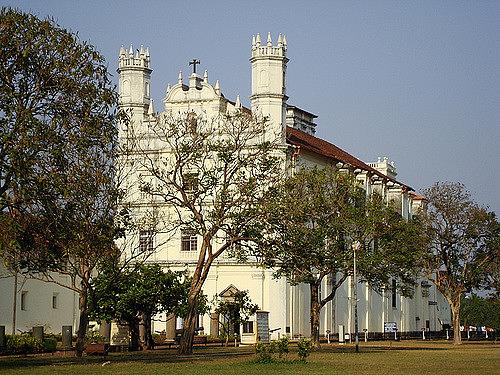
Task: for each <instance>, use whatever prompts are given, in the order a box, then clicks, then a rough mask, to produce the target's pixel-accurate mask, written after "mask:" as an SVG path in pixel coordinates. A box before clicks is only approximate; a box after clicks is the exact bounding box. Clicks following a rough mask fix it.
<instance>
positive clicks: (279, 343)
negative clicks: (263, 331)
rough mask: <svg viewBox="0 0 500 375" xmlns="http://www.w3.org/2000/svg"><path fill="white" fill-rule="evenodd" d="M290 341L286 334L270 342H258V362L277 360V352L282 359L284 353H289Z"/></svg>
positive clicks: (256, 349) (256, 350) (256, 351)
mask: <svg viewBox="0 0 500 375" xmlns="http://www.w3.org/2000/svg"><path fill="white" fill-rule="evenodd" d="M288 342H289V341H288V337H286V336H284V337H282V338H281V339H280V340H273V341H271V342H269V343H265V342H259V343H257V345H255V353H256V354H257V362H260V363H271V362H273V361H274V360H275V358H274V355H275V354H278V357H279V358H280V359H281V358H282V357H283V355H284V354H286V353H288Z"/></svg>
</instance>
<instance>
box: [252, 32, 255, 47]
mask: <svg viewBox="0 0 500 375" xmlns="http://www.w3.org/2000/svg"><path fill="white" fill-rule="evenodd" d="M252 47H253V48H255V35H252Z"/></svg>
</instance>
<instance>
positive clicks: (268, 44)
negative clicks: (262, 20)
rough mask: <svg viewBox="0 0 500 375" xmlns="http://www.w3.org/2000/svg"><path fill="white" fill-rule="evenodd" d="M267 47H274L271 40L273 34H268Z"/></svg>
mask: <svg viewBox="0 0 500 375" xmlns="http://www.w3.org/2000/svg"><path fill="white" fill-rule="evenodd" d="M267 46H268V47H272V46H273V40H272V39H271V32H268V33H267Z"/></svg>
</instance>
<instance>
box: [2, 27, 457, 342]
mask: <svg viewBox="0 0 500 375" xmlns="http://www.w3.org/2000/svg"><path fill="white" fill-rule="evenodd" d="M196 63H197V62H196V61H195V67H196ZM250 63H251V72H252V84H251V89H252V92H251V93H250V101H251V108H244V107H243V106H242V104H241V102H240V98H239V96H238V97H236V98H235V99H234V101H232V100H229V99H227V98H226V97H225V96H224V95H223V93H222V91H221V84H220V82H219V81H218V80H216V81H215V82H214V81H210V80H209V77H208V72H207V71H204V74H203V75H198V74H197V73H195V72H193V73H191V74H190V75H189V77H187V79H184V78H183V75H182V72H181V73H180V74H179V77H178V79H177V82H176V83H175V84H173V85H168V86H167V90H166V95H165V98H164V101H163V105H164V106H163V110H162V111H161V113H173V114H178V113H187V112H194V113H196V114H197V115H199V116H206V117H208V118H209V117H213V116H217V115H218V114H220V113H226V112H228V111H234V110H238V109H239V110H243V111H247V112H249V113H250V112H251V113H254V114H257V113H258V114H259V115H262V116H266V117H267V118H268V119H269V126H270V127H273V129H274V130H275V132H278V133H281V134H282V137H283V147H284V148H285V149H288V151H289V152H286V155H287V158H288V160H285V161H284V162H285V163H286V168H297V169H299V168H303V167H311V166H316V165H318V166H322V165H327V164H330V165H336V166H338V167H339V168H348V169H350V170H352V171H353V172H354V173H355V174H356V176H357V179H358V180H359V181H360V183H362V184H363V186H364V188H365V189H366V191H367V193H370V192H372V191H377V192H379V193H381V194H382V195H383V196H385V197H386V198H387V200H395V201H396V202H398V206H399V207H400V213H401V215H402V216H404V217H405V218H408V217H410V216H411V215H412V212H413V211H414V210H415V208H416V207H419V206H420V204H421V203H422V197H421V196H419V195H417V194H415V193H414V192H413V189H412V188H411V187H410V186H408V185H406V184H405V183H403V182H401V181H399V180H397V173H396V168H395V166H394V163H392V162H389V160H388V159H387V158H385V157H384V158H378V159H377V161H375V162H372V163H368V162H363V161H361V160H359V159H358V158H356V157H355V156H353V155H352V154H350V153H348V152H346V151H344V150H342V149H340V148H339V147H337V146H335V145H334V144H332V143H330V142H328V141H326V140H323V139H320V138H318V137H316V136H315V133H316V127H317V124H316V118H317V116H316V115H314V114H312V113H310V112H308V111H307V110H304V109H301V108H299V107H297V106H294V105H290V104H288V99H289V98H288V96H287V95H286V73H287V71H286V70H287V63H288V57H287V41H286V37H285V36H282V35H281V34H280V35H279V37H278V38H277V41H276V43H273V41H272V38H271V35H268V37H267V40H266V41H265V42H263V41H261V37H260V35H259V34H257V36H255V37H253V38H252V43H251V57H250ZM152 71H153V70H152V64H151V60H150V53H149V50H148V49H144V48H143V47H142V46H141V48H140V49H139V50H137V51H136V52H134V49H133V48H132V47H130V50H126V49H125V48H123V47H122V48H121V49H120V53H119V66H118V73H119V94H120V106H121V108H123V109H126V110H128V111H129V113H131V116H132V120H133V121H134V123H135V124H139V126H140V125H141V124H142V125H143V126H148V124H149V123H150V122H151V121H156V120H153V119H156V118H160V117H159V116H157V113H156V112H155V109H154V106H153V101H152V100H151V96H150V93H151V73H152ZM161 113H160V115H161ZM120 137H121V140H122V141H126V135H125V134H123V133H122V134H121V135H120ZM291 158H293V160H290V159H291ZM131 176H134V174H132V175H131ZM134 178H136V177H131V180H129V181H127V184H128V185H129V186H131V187H132V188H133V189H134V186H135V189H137V184H138V182H137V181H136V180H134ZM134 199H135V202H137V200H139V201H140V199H141V196H140V195H139V196H136V197H135V198H134ZM148 204H149V203H148V201H147V198H144V202H142V203H140V204H139V206H142V208H141V207H139V208H138V210H142V209H147V205H148ZM137 240H138V242H139V243H140V242H141V241H153V242H155V243H154V244H153V246H155V248H156V249H155V252H154V254H153V256H152V257H151V258H150V261H154V262H157V263H159V264H161V265H162V266H164V267H170V268H173V269H181V268H184V267H185V266H186V265H187V267H188V268H192V267H194V265H195V264H196V261H197V256H198V253H197V249H198V247H199V245H200V239H199V238H197V237H196V236H192V237H191V238H189V239H187V240H188V242H189V246H184V245H185V243H186V238H183V237H182V234H181V231H179V233H178V234H177V235H174V236H173V237H172V238H170V239H169V240H168V241H163V240H162V239H161V238H157V236H143V239H140V238H139V239H137ZM143 245H144V244H143ZM146 245H147V246H149V245H150V244H149V243H148V244H146ZM334 277H335V275H332V276H331V277H327V278H325V279H324V283H323V285H322V290H323V291H326V292H328V290H329V288H330V285H331V284H332V280H333V278H334ZM355 287H356V288H357V298H358V316H359V330H360V332H363V331H366V332H368V333H370V334H374V333H382V332H384V329H386V330H387V327H389V326H390V327H394V326H395V327H397V330H398V332H399V333H402V332H415V331H421V330H430V331H440V330H441V329H442V326H443V324H449V322H450V310H449V307H448V305H447V303H446V302H445V301H444V298H443V297H442V295H441V294H440V293H439V292H437V291H436V290H435V287H434V286H433V285H431V283H429V282H427V281H425V280H419V282H418V283H417V285H416V287H415V293H414V295H413V297H412V298H405V297H403V296H401V295H399V294H398V293H397V291H395V290H392V289H388V290H385V291H383V292H381V293H377V292H375V291H373V290H371V289H370V288H369V286H368V285H367V284H365V283H358V284H357V285H356V286H355ZM15 288H16V289H14V278H13V277H3V278H0V292H1V300H0V326H1V325H4V326H6V332H7V333H10V330H11V329H12V325H13V321H12V319H13V316H15V319H16V325H17V327H18V328H19V329H21V330H23V331H24V330H27V329H29V328H31V327H30V326H32V325H46V326H47V327H48V328H49V330H50V331H53V332H60V329H61V328H60V327H61V326H62V325H68V324H69V325H73V326H74V330H76V328H77V327H76V324H77V322H78V319H77V315H78V304H77V303H76V301H77V298H76V300H75V297H74V296H72V293H69V292H67V291H65V290H64V289H61V287H59V286H57V285H50V284H41V283H40V282H36V281H30V282H26V283H23V284H22V285H21V284H20V283H19V281H17V283H16V286H15ZM234 290H240V291H243V290H248V292H249V296H250V298H251V300H252V302H253V303H256V304H258V305H259V308H260V310H261V311H264V312H266V314H267V316H268V326H269V330H270V331H271V332H272V334H271V336H272V338H277V337H278V336H279V335H284V334H286V335H289V336H290V337H292V338H294V337H301V336H309V333H310V332H309V331H310V322H309V305H310V304H309V288H308V287H307V285H297V286H292V285H290V284H289V283H288V282H287V280H286V279H284V278H282V279H275V278H273V271H272V270H269V269H262V268H261V267H258V266H257V265H256V264H252V263H239V262H237V261H236V260H234V259H232V258H230V257H228V256H224V255H223V256H221V257H219V258H218V259H217V260H216V261H215V263H214V264H213V265H212V268H211V271H210V273H209V275H208V278H207V280H206V282H205V285H204V288H203V292H204V294H206V295H207V296H208V298H209V300H210V299H211V298H212V297H213V296H216V295H218V296H221V297H223V298H224V297H225V296H226V294H228V293H229V294H230V293H231V291H234ZM353 290H354V286H353V283H352V280H350V279H348V280H346V282H345V283H344V284H343V285H342V286H341V288H340V289H339V290H338V291H337V293H336V296H335V298H334V300H333V301H331V302H329V303H328V304H327V305H326V306H325V307H324V308H323V309H322V313H321V325H320V334H321V335H325V336H326V335H327V333H332V334H335V333H338V332H339V326H344V327H345V332H346V333H349V332H351V333H352V332H354V310H353V303H352V302H353V296H354V292H353ZM38 291H40V292H38ZM14 292H15V296H16V297H15V298H16V299H17V304H16V309H17V313H16V312H14V311H13V305H14V304H13V298H14ZM216 320H217V317H216V316H214V315H213V314H210V313H208V314H205V315H202V316H200V319H199V324H198V325H199V327H200V331H201V333H203V334H206V335H217V327H218V324H217V321H216ZM252 323H253V324H252ZM252 323H250V324H247V325H244V326H243V327H241V328H242V329H241V340H242V342H247V343H252V342H255V340H256V339H257V337H256V335H257V334H256V326H257V323H256V322H255V317H253V318H252ZM181 324H182V322H181V321H180V319H173V318H172V317H166V316H164V315H160V316H157V317H155V321H154V328H153V329H154V331H157V332H159V331H166V332H167V335H172V334H173V332H174V331H175V328H179V327H180V326H181Z"/></svg>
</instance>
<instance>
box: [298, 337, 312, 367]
mask: <svg viewBox="0 0 500 375" xmlns="http://www.w3.org/2000/svg"><path fill="white" fill-rule="evenodd" d="M297 347H298V348H299V351H298V354H299V359H300V360H301V361H304V362H305V361H306V358H307V357H308V356H309V354H311V350H312V349H313V343H312V341H311V340H309V339H306V338H302V339H300V340H299V342H298V343H297Z"/></svg>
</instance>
